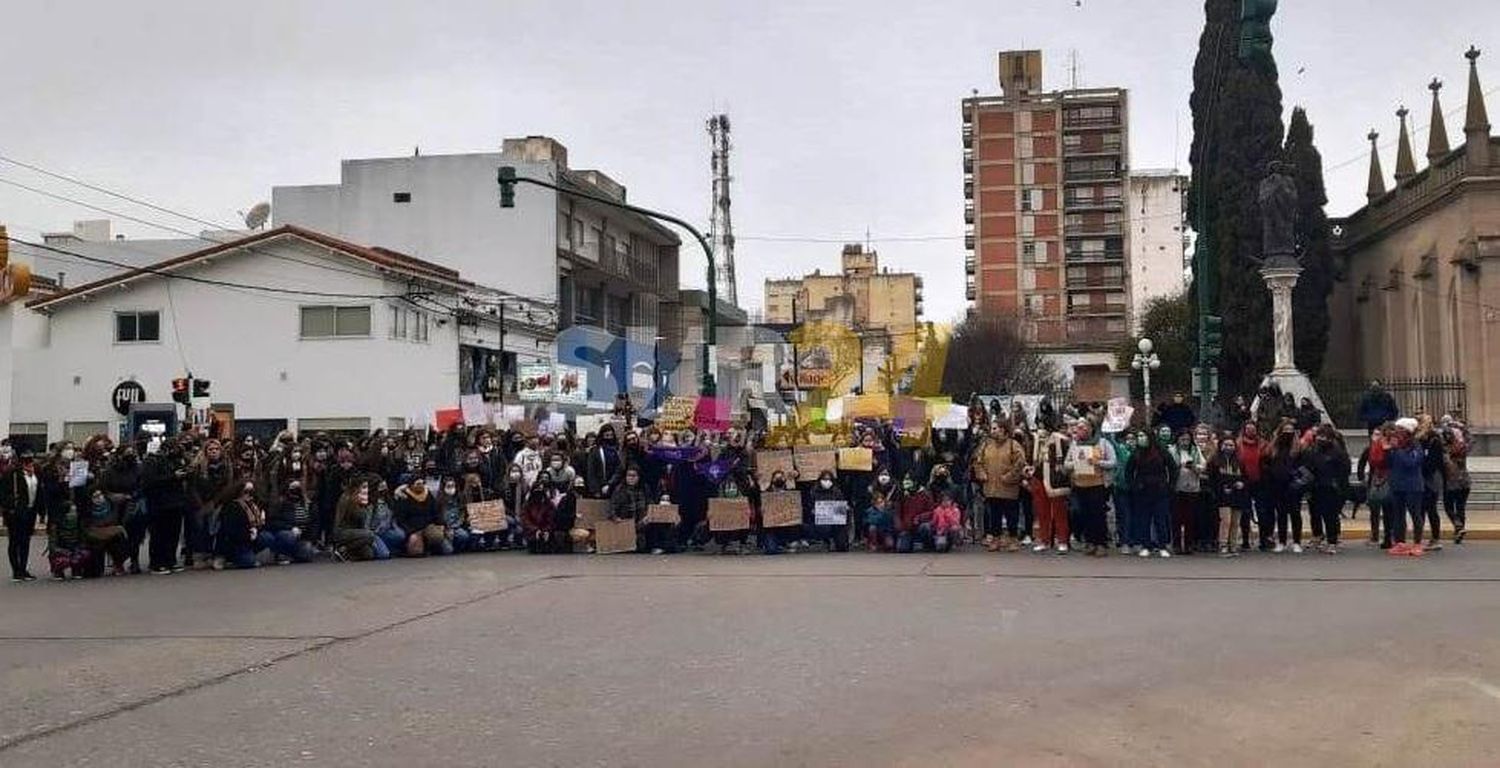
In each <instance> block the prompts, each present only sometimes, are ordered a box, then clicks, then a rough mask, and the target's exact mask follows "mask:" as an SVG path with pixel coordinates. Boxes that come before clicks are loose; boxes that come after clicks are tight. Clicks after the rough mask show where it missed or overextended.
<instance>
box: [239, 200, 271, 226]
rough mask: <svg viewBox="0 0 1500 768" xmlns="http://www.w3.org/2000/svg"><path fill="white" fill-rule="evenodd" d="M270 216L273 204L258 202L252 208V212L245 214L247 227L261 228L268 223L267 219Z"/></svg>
mask: <svg viewBox="0 0 1500 768" xmlns="http://www.w3.org/2000/svg"><path fill="white" fill-rule="evenodd" d="M270 218H271V204H270V203H256V204H255V206H254V207H252V208H251V209H250V212H249V213H247V214H245V229H260V228H261V227H264V226H265V225H266V221H267V220H268V219H270Z"/></svg>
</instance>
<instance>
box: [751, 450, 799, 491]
mask: <svg viewBox="0 0 1500 768" xmlns="http://www.w3.org/2000/svg"><path fill="white" fill-rule="evenodd" d="M796 467H797V464H796V462H795V461H794V460H793V459H792V452H791V451H756V452H755V473H756V475H758V476H759V477H760V487H761V489H762V490H764V489H766V488H770V487H771V476H772V475H774V474H776V473H777V472H778V471H779V472H781V473H782V475H784V476H785V477H786V481H787V482H788V483H790V482H793V478H792V471H793V470H795V469H796Z"/></svg>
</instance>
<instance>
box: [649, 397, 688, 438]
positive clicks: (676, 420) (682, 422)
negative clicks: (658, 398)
mask: <svg viewBox="0 0 1500 768" xmlns="http://www.w3.org/2000/svg"><path fill="white" fill-rule="evenodd" d="M697 412H698V398H697V397H684V396H680V395H672V396H671V397H668V398H667V401H666V402H665V403H662V406H661V411H660V413H659V414H658V415H657V417H656V426H658V427H660V428H661V429H663V430H668V431H673V432H677V431H681V430H684V429H687V428H688V427H691V426H693V417H694V416H695V415H696V414H697Z"/></svg>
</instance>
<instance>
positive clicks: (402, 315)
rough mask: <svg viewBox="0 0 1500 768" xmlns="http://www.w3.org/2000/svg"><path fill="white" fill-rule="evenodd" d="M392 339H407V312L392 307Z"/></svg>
mask: <svg viewBox="0 0 1500 768" xmlns="http://www.w3.org/2000/svg"><path fill="white" fill-rule="evenodd" d="M391 338H393V339H404V338H406V312H405V311H403V310H402V309H401V308H400V307H391Z"/></svg>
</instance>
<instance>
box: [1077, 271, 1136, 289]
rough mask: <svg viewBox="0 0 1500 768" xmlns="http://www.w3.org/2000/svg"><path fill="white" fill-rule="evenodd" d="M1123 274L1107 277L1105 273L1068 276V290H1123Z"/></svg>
mask: <svg viewBox="0 0 1500 768" xmlns="http://www.w3.org/2000/svg"><path fill="white" fill-rule="evenodd" d="M1124 288H1125V276H1124V275H1119V276H1117V277H1108V276H1105V275H1089V276H1086V277H1076V278H1075V277H1069V278H1068V290H1070V291H1103V290H1112V291H1118V290H1124Z"/></svg>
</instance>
